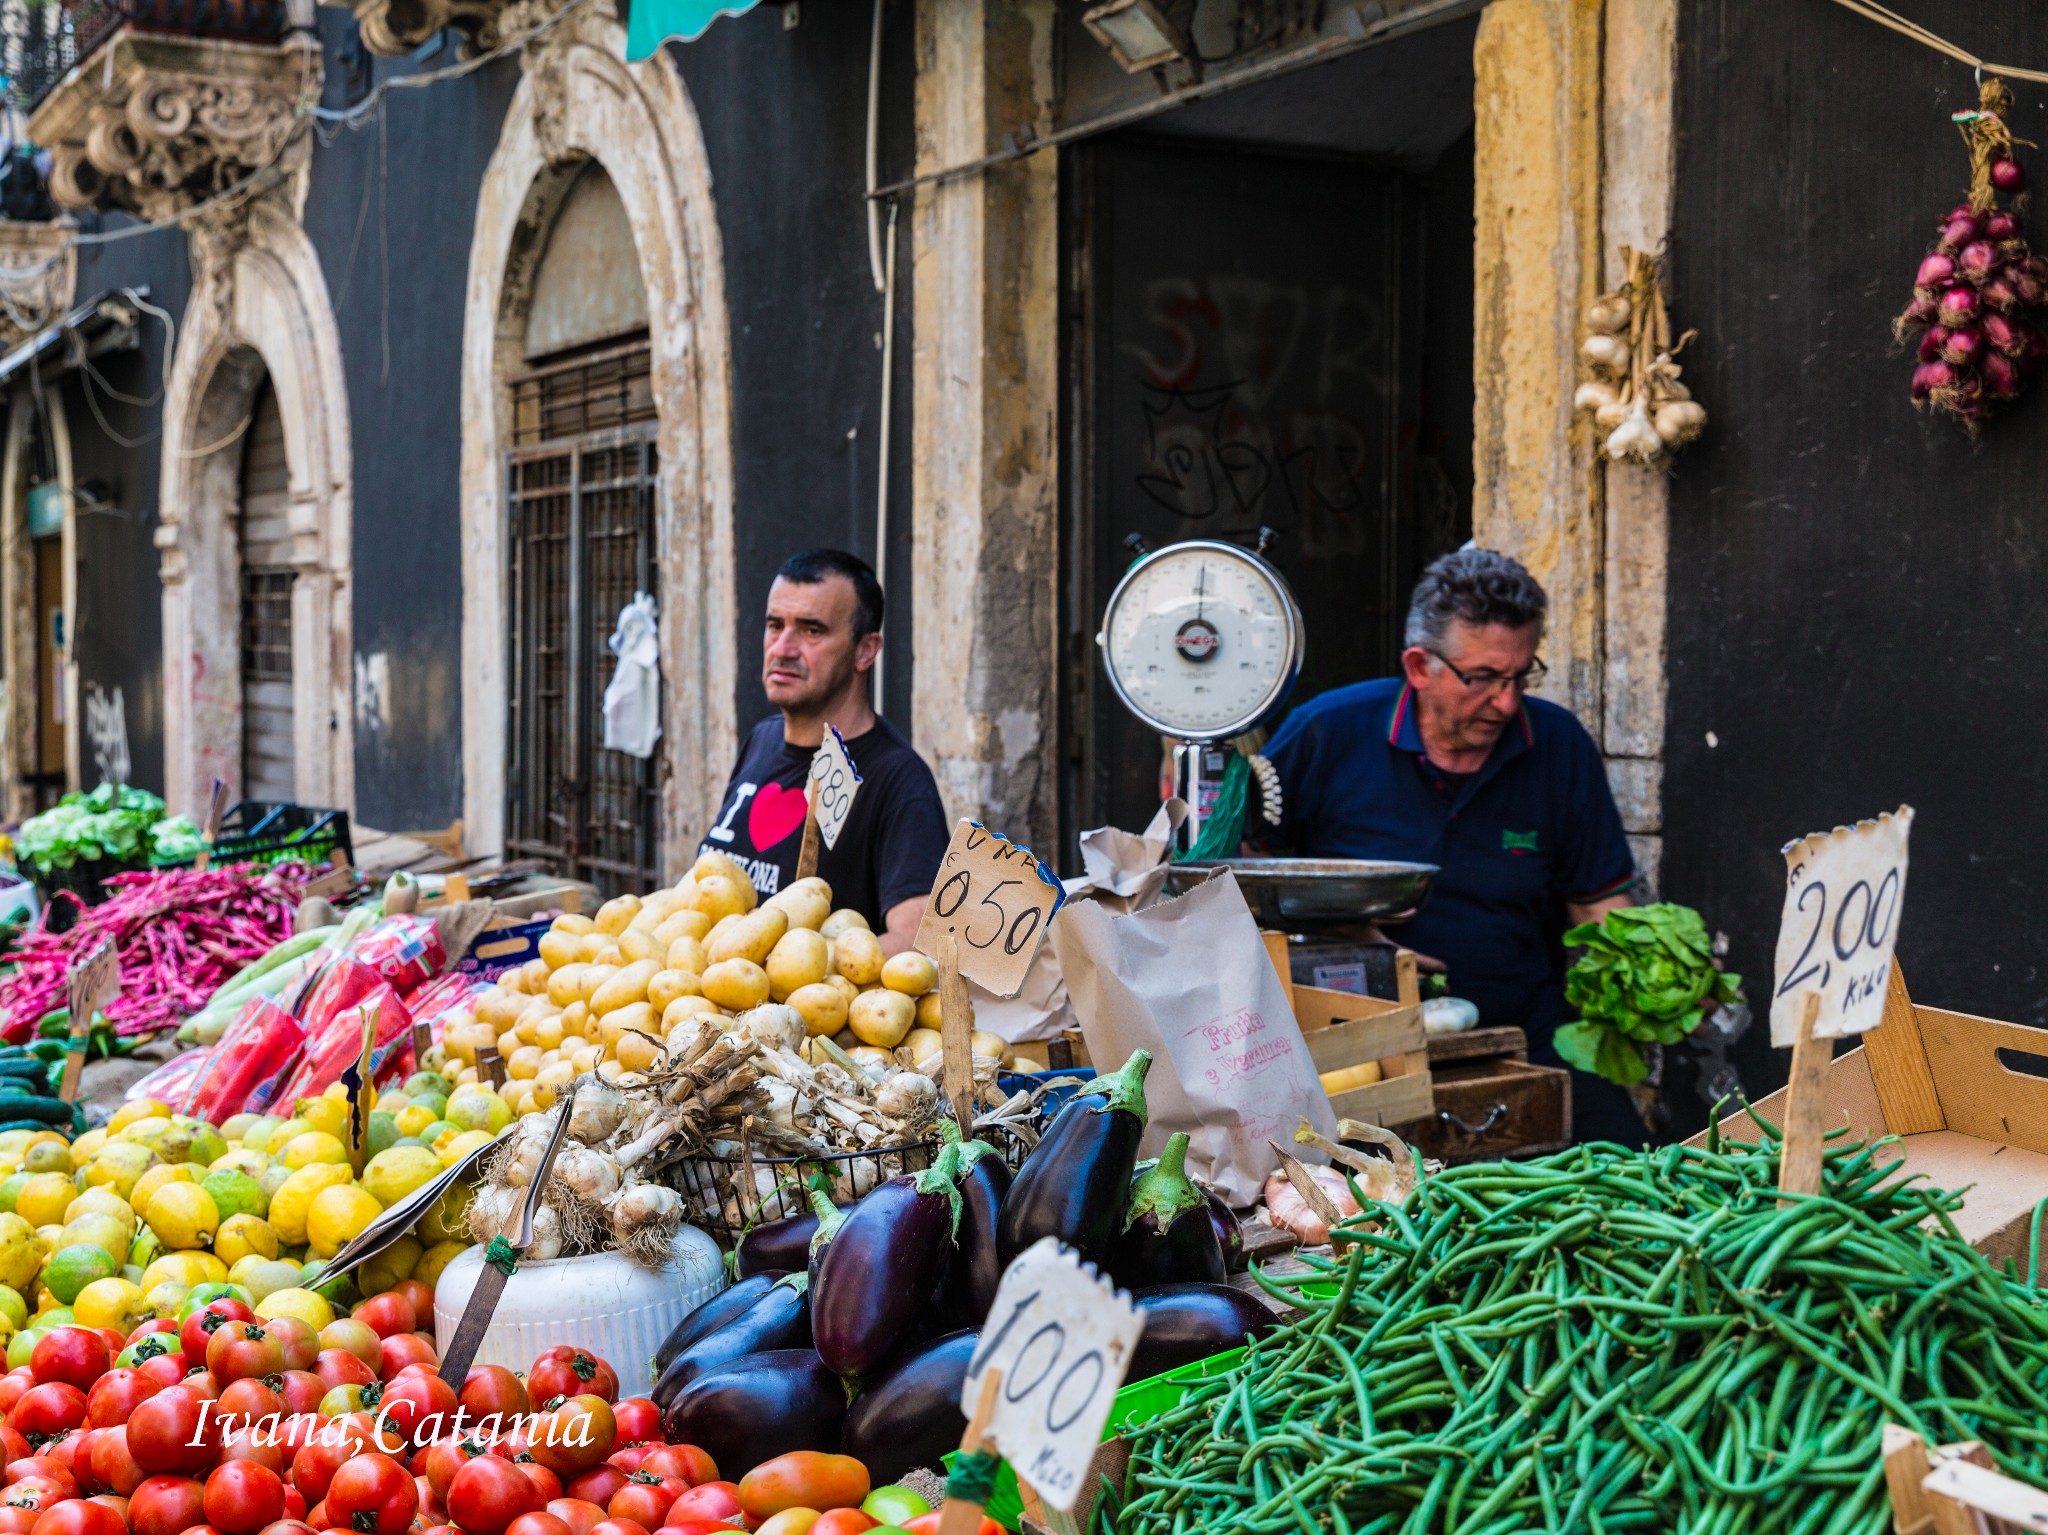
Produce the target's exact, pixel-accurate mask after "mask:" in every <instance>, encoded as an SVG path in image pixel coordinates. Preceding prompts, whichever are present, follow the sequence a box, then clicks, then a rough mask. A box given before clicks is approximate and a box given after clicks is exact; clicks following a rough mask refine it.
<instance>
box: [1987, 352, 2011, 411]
mask: <svg viewBox="0 0 2048 1535" xmlns="http://www.w3.org/2000/svg"><path fill="white" fill-rule="evenodd" d="M1983 372H1984V387H1985V388H1986V389H1987V390H1988V391H1989V392H1990V393H1991V395H1992V397H1993V398H1994V399H1999V400H2009V399H2011V398H2012V397H2013V396H2014V395H2015V394H2017V393H2019V387H2020V370H2019V368H2018V366H2017V365H2016V364H2015V363H2014V362H2013V360H2012V359H2011V358H2009V357H2000V356H1999V355H1998V354H1997V353H1996V352H1992V353H1991V354H1989V355H1988V356H1987V357H1985V359H1984V364H1983Z"/></svg>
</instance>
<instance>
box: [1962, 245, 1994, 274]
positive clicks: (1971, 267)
mask: <svg viewBox="0 0 2048 1535" xmlns="http://www.w3.org/2000/svg"><path fill="white" fill-rule="evenodd" d="M1997 265H1998V252H1997V250H1996V249H1995V248H1994V247H1993V246H1992V244H1991V242H1990V241H1989V240H1972V241H1971V242H1970V243H1969V244H1968V245H1965V246H1964V247H1963V248H1962V250H1960V251H1959V252H1957V253H1956V266H1957V267H1958V268H1960V269H1961V271H1962V274H1963V276H1964V278H1965V279H1967V280H1968V281H1970V282H1973V283H1975V282H1982V281H1983V280H1984V279H1985V278H1987V277H1989V276H1990V275H1991V271H1992V268H1994V267H1996V266H1997Z"/></svg>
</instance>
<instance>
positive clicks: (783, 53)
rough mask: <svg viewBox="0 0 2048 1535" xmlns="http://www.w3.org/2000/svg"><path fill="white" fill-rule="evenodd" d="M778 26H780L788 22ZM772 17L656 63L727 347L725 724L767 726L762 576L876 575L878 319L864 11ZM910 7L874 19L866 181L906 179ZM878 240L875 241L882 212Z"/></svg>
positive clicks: (902, 497)
mask: <svg viewBox="0 0 2048 1535" xmlns="http://www.w3.org/2000/svg"><path fill="white" fill-rule="evenodd" d="M792 9H794V7H792ZM800 15H801V22H800V24H799V25H797V26H795V27H792V28H788V29H786V30H785V28H784V26H783V9H782V7H780V6H767V5H764V6H761V7H758V8H757V9H755V10H753V11H750V12H748V13H747V14H746V15H744V16H737V17H728V18H725V19H723V20H720V21H719V22H717V23H716V24H715V25H713V26H712V27H711V29H710V30H709V31H708V32H706V33H705V34H704V35H703V36H702V37H700V38H699V39H698V40H697V41H695V42H693V43H688V44H675V43H672V44H670V45H669V46H670V47H671V48H672V49H673V51H674V55H675V58H676V59H677V61H678V63H679V64H680V65H681V68H682V73H683V78H684V79H685V81H686V82H687V83H688V85H689V88H690V95H691V99H692V100H693V101H694V102H695V104H696V108H697V116H698V120H699V121H700V122H701V123H702V125H703V131H704V139H705V145H706V149H707V152H708V154H709V156H710V161H711V177H712V188H713V192H714V194H715V196H716V198H717V202H718V226H719V234H720V237H721V240H722V242H723V244H724V252H725V296H726V306H727V310H728V324H729V326H730V328H731V333H732V419H733V467H734V481H735V483H734V505H735V514H734V520H735V523H736V528H735V532H736V535H737V536H736V540H735V545H736V553H737V560H738V566H739V580H738V617H737V626H738V638H739V718H740V724H741V728H742V729H745V728H746V727H747V726H749V725H751V724H752V723H753V722H754V721H756V720H758V719H760V718H762V717H763V716H764V715H765V714H767V713H768V701H767V698H766V697H765V696H764V695H763V693H762V692H761V686H760V658H761V613H762V610H763V607H764V605H765V603H766V601H767V597H768V588H769V585H770V584H771V583H772V582H773V580H774V578H775V570H776V567H777V566H779V565H780V564H781V563H782V561H783V560H784V559H785V558H787V557H788V556H789V555H791V554H793V553H795V552H796V551H797V550H799V549H803V548H807V547H810V546H812V545H817V544H834V545H838V546H839V547H841V548H845V549H851V550H853V551H854V552H855V553H857V554H859V555H861V556H862V557H863V558H865V559H868V560H870V561H872V560H873V559H874V557H875V496H876V481H877V474H876V469H877V464H876V456H875V455H876V450H877V444H878V442H879V427H880V411H881V387H882V351H881V345H880V341H881V329H882V301H881V296H880V295H879V294H877V293H876V292H875V287H874V282H873V280H872V279H871V277H870V276H869V267H868V244H867V240H868V236H867V218H866V212H865V207H866V201H865V197H864V192H865V188H866V180H865V177H866V169H865V144H866V132H867V79H868V53H869V28H870V26H871V24H872V12H871V10H870V8H869V7H868V6H867V5H865V4H849V3H845V0H840V3H837V4H824V5H807V6H805V7H803V9H802V11H801V12H800ZM913 23H914V16H913V14H912V8H911V6H910V4H909V3H908V0H894V3H892V4H891V5H890V6H889V8H888V11H887V13H886V17H885V22H884V37H883V62H882V105H883V117H882V128H883V133H882V147H881V155H880V159H881V167H882V169H881V180H882V182H883V183H884V184H887V183H888V182H890V181H895V180H900V179H903V178H904V177H907V176H908V175H909V174H910V170H911V165H910V160H911V138H910V133H911V129H910V112H911V105H912V97H911V89H912V79H913V74H912V60H911V44H912V34H913ZM908 213H909V210H908V207H907V206H906V207H905V210H904V214H903V215H902V216H900V217H899V219H898V221H897V257H896V274H897V283H896V321H895V324H896V370H895V372H896V382H895V400H894V404H893V406H892V410H893V413H894V420H893V426H892V431H891V437H892V457H891V467H890V496H889V500H890V549H889V559H888V572H887V589H888V590H887V595H888V599H889V611H888V622H887V626H886V635H887V639H886V644H887V649H886V652H885V660H884V684H885V688H886V691H887V697H886V699H885V700H884V706H885V707H884V712H886V713H889V714H892V715H894V716H895V717H896V718H897V720H898V721H899V722H905V723H907V721H908V718H909V699H910V687H911V676H910V622H911V612H910V583H909V581H908V579H907V578H906V577H907V573H908V571H909V568H910V510H909V508H910V454H909V441H910V332H911V323H910V315H911V295H910V220H909V217H908ZM884 227H885V228H886V227H887V216H886V210H885V211H884Z"/></svg>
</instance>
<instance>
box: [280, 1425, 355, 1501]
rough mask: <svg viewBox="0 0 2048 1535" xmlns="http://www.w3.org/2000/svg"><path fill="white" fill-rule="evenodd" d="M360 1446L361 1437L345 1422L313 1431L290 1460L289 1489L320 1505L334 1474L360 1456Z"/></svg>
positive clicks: (321, 1426) (323, 1426) (322, 1426)
mask: <svg viewBox="0 0 2048 1535" xmlns="http://www.w3.org/2000/svg"><path fill="white" fill-rule="evenodd" d="M363 1445H364V1439H363V1436H362V1435H361V1434H360V1433H356V1432H352V1431H351V1429H350V1427H349V1425H348V1424H347V1422H346V1421H345V1420H342V1419H333V1418H330V1419H328V1420H327V1421H326V1422H325V1423H323V1424H321V1425H320V1427H319V1428H318V1429H316V1430H315V1431H314V1434H313V1437H312V1440H311V1442H310V1443H302V1444H301V1445H300V1446H299V1450H298V1453H297V1454H295V1455H294V1456H292V1485H293V1486H294V1487H296V1488H298V1489H299V1491H300V1492H303V1493H304V1494H305V1495H306V1496H307V1497H308V1498H309V1499H311V1500H312V1501H313V1502H315V1503H318V1502H320V1501H321V1500H322V1499H323V1498H325V1497H326V1496H327V1488H328V1484H329V1483H331V1482H332V1481H333V1480H334V1473H335V1472H336V1471H338V1470H340V1469H341V1467H342V1466H343V1465H344V1464H346V1463H347V1461H348V1460H349V1459H350V1458H351V1457H353V1456H356V1455H360V1454H361V1453H362V1451H363ZM308 1522H309V1523H311V1522H312V1521H310V1520H309V1521H308Z"/></svg>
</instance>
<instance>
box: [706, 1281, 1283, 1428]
mask: <svg viewBox="0 0 2048 1535" xmlns="http://www.w3.org/2000/svg"><path fill="white" fill-rule="evenodd" d="M1131 1299H1132V1301H1133V1302H1135V1303H1136V1305H1137V1307H1138V1309H1139V1310H1140V1311H1142V1312H1143V1313H1144V1314H1145V1330H1144V1331H1143V1332H1142V1333H1140V1334H1138V1346H1137V1348H1136V1349H1135V1350H1134V1351H1133V1352H1132V1354H1131V1367H1130V1369H1129V1370H1128V1371H1127V1372H1126V1373H1125V1375H1124V1379H1125V1380H1126V1381H1134V1380H1148V1379H1150V1378H1151V1377H1152V1376H1154V1375H1164V1374H1165V1373H1166V1372H1167V1371H1168V1370H1177V1369H1179V1368H1180V1367H1181V1366H1182V1365H1184V1364H1193V1363H1194V1362H1195V1361H1196V1360H1198V1359H1207V1358H1208V1357H1209V1356H1210V1355H1211V1354H1220V1353H1222V1352H1223V1351H1224V1350H1225V1349H1232V1348H1242V1347H1243V1346H1244V1345H1245V1344H1247V1343H1249V1342H1250V1341H1251V1340H1252V1339H1253V1338H1256V1337H1258V1336H1259V1335H1260V1334H1261V1333H1268V1332H1271V1331H1272V1330H1273V1329H1274V1328H1276V1327H1278V1326H1279V1325H1280V1319H1279V1318H1278V1317H1276V1316H1274V1315H1273V1313H1272V1312H1271V1311H1270V1310H1269V1309H1268V1308H1267V1307H1266V1306H1265V1305H1263V1304H1262V1303H1261V1302H1260V1301H1258V1300H1257V1299H1256V1298H1255V1297H1253V1296H1250V1295H1247V1294H1245V1293H1244V1291H1242V1290H1233V1289H1232V1288H1231V1287H1230V1286H1229V1285H1223V1284H1166V1285H1157V1286H1155V1287H1154V1288H1152V1289H1149V1290H1140V1291H1138V1292H1137V1293H1136V1294H1134V1295H1133V1296H1132V1297H1131ZM670 1437H671V1440H673V1437H674V1436H670ZM720 1464H721V1465H722V1464H724V1462H722V1461H721V1462H720Z"/></svg>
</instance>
